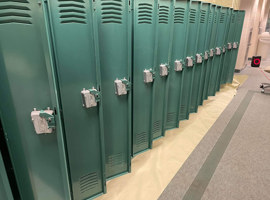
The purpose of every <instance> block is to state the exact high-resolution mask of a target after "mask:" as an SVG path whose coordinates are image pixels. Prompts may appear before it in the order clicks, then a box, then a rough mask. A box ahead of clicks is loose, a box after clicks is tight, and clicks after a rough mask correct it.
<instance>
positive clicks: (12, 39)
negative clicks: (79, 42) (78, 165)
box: [0, 0, 71, 200]
mask: <svg viewBox="0 0 270 200" xmlns="http://www.w3.org/2000/svg"><path fill="white" fill-rule="evenodd" d="M0 7H1V8H2V9H1V10H0V35H1V37H0V71H1V73H0V96H1V103H0V113H1V118H2V119H1V121H2V123H3V128H4V131H5V134H6V139H7V145H8V147H9V151H10V156H11V160H12V164H13V167H14V172H15V175H16V180H17V183H18V188H19V191H20V194H21V197H22V199H26V200H48V199H54V200H67V199H71V197H70V191H69V182H68V180H69V178H68V177H67V176H68V171H67V166H66V161H65V160H66V158H65V148H64V142H63V140H64V139H63V133H62V127H61V120H60V109H59V105H58V101H57V95H58V94H57V90H56V85H55V81H54V79H53V77H54V71H53V70H52V62H51V61H52V59H51V57H50V51H51V48H50V46H49V45H48V44H49V43H48V40H47V35H48V33H47V34H46V25H45V20H46V19H44V9H45V5H44V2H43V1H42V2H40V1H38V0H32V1H27V0H20V1H1V2H0ZM48 107H50V108H48ZM34 109H36V110H35V111H34ZM41 110H43V111H41ZM53 117H54V118H53ZM54 120H55V128H53V126H54V123H53V122H54ZM44 133H47V134H44Z"/></svg>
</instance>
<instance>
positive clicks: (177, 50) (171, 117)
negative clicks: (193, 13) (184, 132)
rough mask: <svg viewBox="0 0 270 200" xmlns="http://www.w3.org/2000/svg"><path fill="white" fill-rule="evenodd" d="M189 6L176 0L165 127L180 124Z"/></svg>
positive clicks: (185, 2)
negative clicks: (179, 65)
mask: <svg viewBox="0 0 270 200" xmlns="http://www.w3.org/2000/svg"><path fill="white" fill-rule="evenodd" d="M188 8H189V1H187V0H176V1H175V2H174V21H173V44H172V56H171V61H170V63H171V69H170V80H169V91H168V104H167V113H166V125H165V129H172V128H176V127H178V125H179V121H178V110H179V106H180V102H179V101H180V94H181V84H182V78H183V67H184V61H185V57H184V56H185V55H186V53H185V52H186V45H187V43H186V38H187V26H188V14H189V9H188ZM178 62H179V63H181V66H182V69H181V68H178V66H177V64H178Z"/></svg>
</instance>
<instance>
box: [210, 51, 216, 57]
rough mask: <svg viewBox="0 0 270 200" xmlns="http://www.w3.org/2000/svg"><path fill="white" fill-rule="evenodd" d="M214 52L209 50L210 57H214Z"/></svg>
mask: <svg viewBox="0 0 270 200" xmlns="http://www.w3.org/2000/svg"><path fill="white" fill-rule="evenodd" d="M214 51H215V50H214V49H210V53H209V56H210V57H214Z"/></svg>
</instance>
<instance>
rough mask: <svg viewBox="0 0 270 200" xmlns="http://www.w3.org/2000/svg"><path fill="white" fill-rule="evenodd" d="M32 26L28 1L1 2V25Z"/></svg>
mask: <svg viewBox="0 0 270 200" xmlns="http://www.w3.org/2000/svg"><path fill="white" fill-rule="evenodd" d="M11 23H18V24H32V17H31V9H30V6H29V1H28V0H0V25H1V24H11Z"/></svg>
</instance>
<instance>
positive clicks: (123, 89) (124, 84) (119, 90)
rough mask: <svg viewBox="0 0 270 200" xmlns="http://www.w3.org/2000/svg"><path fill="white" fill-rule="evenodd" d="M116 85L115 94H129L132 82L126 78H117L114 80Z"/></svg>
mask: <svg viewBox="0 0 270 200" xmlns="http://www.w3.org/2000/svg"><path fill="white" fill-rule="evenodd" d="M114 86H115V94H116V95H118V96H121V95H126V94H127V91H129V90H130V87H131V83H130V82H129V81H128V80H127V79H126V78H124V79H121V80H119V79H116V80H115V81H114Z"/></svg>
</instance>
